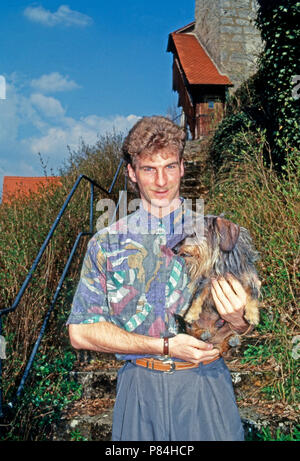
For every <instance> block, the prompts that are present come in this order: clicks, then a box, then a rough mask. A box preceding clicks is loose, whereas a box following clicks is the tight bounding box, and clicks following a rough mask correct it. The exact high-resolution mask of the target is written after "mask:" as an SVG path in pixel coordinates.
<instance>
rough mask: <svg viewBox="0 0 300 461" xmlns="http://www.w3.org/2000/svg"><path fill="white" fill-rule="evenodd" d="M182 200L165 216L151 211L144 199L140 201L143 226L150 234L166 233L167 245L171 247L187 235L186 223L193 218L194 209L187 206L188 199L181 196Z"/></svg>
mask: <svg viewBox="0 0 300 461" xmlns="http://www.w3.org/2000/svg"><path fill="white" fill-rule="evenodd" d="M180 201H181V204H180V205H179V207H178V208H176V209H175V210H174V211H172V212H171V213H169V214H168V215H166V216H164V217H163V218H158V217H157V216H155V215H153V214H151V213H149V211H148V210H146V209H145V208H144V206H143V203H142V201H141V203H140V208H139V214H140V219H141V225H142V228H143V229H147V228H148V232H149V234H162V233H163V234H165V235H166V238H167V242H166V246H168V247H169V248H173V247H174V246H176V245H177V243H179V242H181V241H182V240H183V239H184V238H185V237H186V233H185V231H184V229H185V223H187V222H188V220H191V219H192V211H191V210H190V209H189V208H188V207H187V202H186V200H184V198H183V197H180Z"/></svg>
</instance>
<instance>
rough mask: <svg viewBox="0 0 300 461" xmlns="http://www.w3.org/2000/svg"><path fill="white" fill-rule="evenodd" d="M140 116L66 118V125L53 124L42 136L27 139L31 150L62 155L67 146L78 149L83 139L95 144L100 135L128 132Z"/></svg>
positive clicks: (35, 152) (86, 142)
mask: <svg viewBox="0 0 300 461" xmlns="http://www.w3.org/2000/svg"><path fill="white" fill-rule="evenodd" d="M139 118H140V117H137V116H136V115H129V116H127V117H126V116H121V115H116V116H113V117H109V118H104V117H100V116H98V115H89V116H87V117H82V118H81V119H79V120H75V119H73V118H70V117H65V118H64V120H63V121H64V126H63V125H60V126H51V127H48V129H47V130H46V131H45V133H44V134H42V135H41V136H34V137H31V138H29V139H27V140H26V144H27V146H28V148H29V150H30V151H31V152H32V153H34V154H37V153H39V152H40V153H41V154H42V155H43V154H44V155H45V154H46V155H51V156H54V157H56V156H61V154H62V153H66V152H67V146H70V148H71V149H76V148H78V146H79V143H80V140H81V139H82V140H83V141H84V142H85V144H89V145H94V144H95V143H96V141H97V139H98V137H99V135H105V134H107V133H112V132H113V131H115V132H117V133H119V132H126V131H128V130H129V129H130V128H131V127H132V126H133V125H134V123H136V122H137V121H138V120H139Z"/></svg>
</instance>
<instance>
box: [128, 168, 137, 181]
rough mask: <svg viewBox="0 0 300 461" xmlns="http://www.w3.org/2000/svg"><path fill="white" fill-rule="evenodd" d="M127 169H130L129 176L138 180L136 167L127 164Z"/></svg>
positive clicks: (132, 179) (133, 179)
mask: <svg viewBox="0 0 300 461" xmlns="http://www.w3.org/2000/svg"><path fill="white" fill-rule="evenodd" d="M127 171H128V176H129V178H130V179H131V181H132V182H137V179H136V175H135V171H134V169H133V168H132V166H131V165H129V164H128V165H127Z"/></svg>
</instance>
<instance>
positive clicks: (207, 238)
mask: <svg viewBox="0 0 300 461" xmlns="http://www.w3.org/2000/svg"><path fill="white" fill-rule="evenodd" d="M239 235H240V228H239V226H237V225H236V224H234V223H233V222H231V221H229V220H228V219H225V218H223V217H222V216H211V215H208V216H204V217H203V226H202V227H201V228H200V227H198V228H197V226H194V228H193V229H190V235H187V236H186V238H185V239H184V241H183V242H182V244H181V246H180V248H179V251H178V254H180V255H181V256H183V257H184V258H185V260H186V263H187V264H188V266H189V268H190V272H191V276H192V279H193V280H195V279H196V278H198V277H199V276H202V277H208V276H209V275H210V273H211V268H212V267H213V266H214V264H215V262H216V261H217V259H218V258H219V255H220V252H226V253H229V252H231V251H233V249H234V248H235V246H236V244H237V241H238V239H239Z"/></svg>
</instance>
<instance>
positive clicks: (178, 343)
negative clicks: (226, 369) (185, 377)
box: [169, 333, 220, 363]
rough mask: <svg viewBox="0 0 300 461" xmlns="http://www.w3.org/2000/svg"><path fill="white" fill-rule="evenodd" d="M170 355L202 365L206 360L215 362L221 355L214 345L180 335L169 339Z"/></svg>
mask: <svg viewBox="0 0 300 461" xmlns="http://www.w3.org/2000/svg"><path fill="white" fill-rule="evenodd" d="M169 355H170V357H174V358H175V357H176V358H178V359H182V360H185V361H186V362H191V363H200V362H203V361H205V360H213V359H215V358H217V357H218V356H219V355H220V353H219V350H218V349H214V348H213V345H212V344H209V343H205V342H204V341H200V340H199V339H196V338H194V337H193V336H189V335H186V334H184V333H180V334H178V335H176V336H174V337H173V338H170V339H169Z"/></svg>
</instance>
